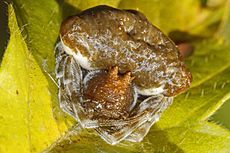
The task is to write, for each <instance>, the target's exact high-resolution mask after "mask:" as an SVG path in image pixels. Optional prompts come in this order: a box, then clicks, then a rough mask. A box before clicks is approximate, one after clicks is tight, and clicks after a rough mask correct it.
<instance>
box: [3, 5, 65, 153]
mask: <svg viewBox="0 0 230 153" xmlns="http://www.w3.org/2000/svg"><path fill="white" fill-rule="evenodd" d="M9 29H10V40H9V44H8V47H7V49H6V52H5V55H4V58H3V61H2V64H1V69H0V97H1V99H0V108H1V109H0V125H1V126H0V152H4V153H5V152H15V151H16V152H22V153H23V152H40V151H41V150H43V149H44V148H46V147H47V146H49V144H50V143H52V142H53V141H55V140H56V139H57V138H58V137H60V136H61V131H60V130H61V129H60V127H59V126H58V125H57V122H56V120H55V118H54V116H53V109H52V106H51V96H50V92H49V90H48V82H47V80H46V78H45V77H44V75H43V73H42V71H41V69H40V67H39V66H38V64H37V63H36V61H35V60H34V58H33V56H32V55H31V53H30V52H29V50H28V48H27V45H26V43H25V41H24V39H23V38H22V36H21V31H20V30H19V27H18V25H17V21H16V17H15V14H14V10H13V7H12V5H9ZM62 130H65V129H62Z"/></svg>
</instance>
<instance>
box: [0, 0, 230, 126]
mask: <svg viewBox="0 0 230 153" xmlns="http://www.w3.org/2000/svg"><path fill="white" fill-rule="evenodd" d="M7 22H8V21H7V3H6V2H4V1H2V0H1V1H0V36H1V37H0V62H1V60H2V57H3V54H4V50H5V48H6V45H7V42H8V39H9V34H8V26H7ZM210 120H211V121H214V122H216V123H218V124H219V125H221V126H224V127H226V128H228V129H230V100H228V101H227V102H226V103H225V104H224V105H223V106H222V107H221V108H220V109H219V110H218V111H217V112H216V113H215V114H214V115H213V116H212V117H210Z"/></svg>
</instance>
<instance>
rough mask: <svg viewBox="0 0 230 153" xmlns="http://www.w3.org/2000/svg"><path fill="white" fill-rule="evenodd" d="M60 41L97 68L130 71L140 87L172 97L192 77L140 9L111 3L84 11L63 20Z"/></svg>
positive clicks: (172, 44)
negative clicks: (111, 5) (119, 7)
mask: <svg viewBox="0 0 230 153" xmlns="http://www.w3.org/2000/svg"><path fill="white" fill-rule="evenodd" d="M61 40H62V42H63V43H64V44H65V45H66V46H68V47H69V48H70V49H71V50H72V51H73V52H75V53H76V54H77V52H80V53H81V54H82V55H83V56H85V57H87V59H88V60H89V62H90V65H91V67H92V68H94V69H109V68H111V67H113V66H118V67H119V72H120V73H127V72H129V71H130V72H131V73H132V75H133V76H134V77H135V79H134V83H135V85H136V86H137V87H138V89H140V90H143V89H151V88H158V87H162V88H163V93H164V95H166V96H173V95H176V94H178V93H180V92H182V91H184V90H186V89H187V88H188V87H189V85H190V83H191V80H192V77H191V73H190V72H189V71H188V70H187V69H186V68H185V64H184V63H183V61H182V59H181V56H180V54H179V52H178V50H177V48H176V46H175V44H174V43H173V42H172V41H171V40H170V39H169V38H168V37H167V36H165V35H164V34H163V33H162V32H161V31H160V30H159V29H157V28H156V27H155V26H153V25H152V24H151V23H150V22H149V21H148V20H147V19H146V18H145V17H144V15H142V14H141V13H139V12H137V11H133V10H118V9H114V8H111V7H108V6H97V7H95V8H92V9H89V10H86V11H83V12H82V13H81V14H78V15H76V16H73V17H70V18H69V19H67V20H65V21H64V22H63V23H62V26H61ZM80 64H81V63H80Z"/></svg>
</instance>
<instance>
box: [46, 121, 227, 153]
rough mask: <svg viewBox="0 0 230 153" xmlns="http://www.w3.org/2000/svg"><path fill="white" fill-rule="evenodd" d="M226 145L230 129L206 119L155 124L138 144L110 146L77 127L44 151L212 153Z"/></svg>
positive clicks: (124, 143)
mask: <svg viewBox="0 0 230 153" xmlns="http://www.w3.org/2000/svg"><path fill="white" fill-rule="evenodd" d="M207 129H209V130H207ZM229 144H230V133H229V131H227V130H225V129H223V128H221V127H219V126H217V125H215V124H212V123H208V122H197V123H190V124H188V125H186V126H180V127H175V128H169V129H165V130H161V129H159V128H157V127H156V126H155V127H153V128H152V130H151V132H150V133H149V134H148V135H147V136H146V138H145V139H144V140H143V141H142V142H140V143H128V142H122V143H120V144H119V145H116V146H112V147H111V146H109V145H108V144H106V143H105V142H104V141H102V140H101V139H100V138H99V136H96V135H94V134H93V133H92V131H91V130H83V131H80V130H79V129H78V128H77V127H76V128H74V129H73V130H71V131H69V132H68V133H67V134H66V135H65V137H62V138H61V139H60V140H58V141H57V142H55V143H54V144H53V145H52V146H51V147H50V148H48V149H47V150H45V152H51V153H57V152H66V153H74V152H76V151H78V152H111V153H115V152H143V153H149V152H169V153H171V152H178V153H180V152H188V153H215V152H228V151H229V149H230V145H229ZM87 146H90V147H87ZM207 148H208V149H207Z"/></svg>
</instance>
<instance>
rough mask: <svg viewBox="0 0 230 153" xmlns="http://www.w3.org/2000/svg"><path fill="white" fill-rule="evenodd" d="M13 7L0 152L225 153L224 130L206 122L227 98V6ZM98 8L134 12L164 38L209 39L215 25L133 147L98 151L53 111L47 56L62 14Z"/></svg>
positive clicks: (2, 86) (0, 74) (0, 71)
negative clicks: (184, 79) (185, 80)
mask: <svg viewBox="0 0 230 153" xmlns="http://www.w3.org/2000/svg"><path fill="white" fill-rule="evenodd" d="M13 2H14V3H13V4H14V6H15V12H16V17H15V14H14V11H13V8H12V6H11V5H10V6H9V28H10V35H11V36H10V41H9V44H8V47H7V49H6V52H5V55H4V58H3V61H2V65H1V68H0V97H1V99H0V106H1V109H0V124H1V126H0V152H4V153H5V152H9V153H10V152H15V151H17V152H41V151H44V152H140V151H141V152H169V153H171V152H198V153H199V152H200V153H206V152H207V153H210V152H213V153H215V152H228V151H229V150H230V140H229V139H230V132H229V130H226V129H224V128H222V127H220V126H218V125H215V124H213V123H209V122H207V121H206V120H207V119H208V117H209V116H210V115H212V114H213V113H214V112H215V111H216V110H217V109H218V108H219V107H220V106H221V105H222V104H223V103H224V102H225V101H226V100H227V99H229V98H230V97H229V96H230V81H229V79H228V78H229V77H230V61H229V57H230V53H229V50H230V46H229V44H228V43H223V41H222V40H224V42H228V41H229V40H230V37H229V35H228V31H229V23H230V20H229V5H225V4H229V1H228V3H223V4H221V5H220V6H219V7H218V9H213V10H207V9H204V8H201V6H200V2H199V1H198V0H196V1H192V0H185V1H183V2H179V1H178V2H176V1H165V0H163V1H146V0H140V1H137V0H134V1H130V0H121V1H120V0H103V1H98V0H90V1H89V0H76V1H74V0H65V1H64V2H62V1H58V0H48V1H47V0H39V1H33V3H31V1H29V0H13ZM44 4H45V5H44ZM99 4H100V5H101V4H107V5H110V6H114V7H120V8H127V9H138V10H140V11H142V12H143V13H144V14H145V15H146V16H147V17H148V18H149V19H150V20H151V22H152V23H154V24H157V25H158V27H159V28H160V29H163V31H165V32H171V31H174V30H182V31H185V32H188V33H192V34H199V32H201V31H202V32H204V33H205V32H207V34H204V35H205V36H211V35H212V34H213V33H214V32H217V31H216V30H215V29H214V30H213V31H212V32H210V33H209V31H210V29H209V26H210V25H213V24H215V23H217V22H220V21H222V23H221V26H220V28H219V30H218V35H217V36H218V37H216V38H215V39H208V40H200V39H199V41H197V40H195V42H192V43H193V45H194V46H195V52H194V54H193V55H192V56H191V57H189V58H188V59H187V60H186V62H187V64H188V66H189V68H190V70H191V71H192V74H193V77H194V81H193V84H192V87H191V89H190V90H189V91H187V92H186V93H184V94H181V95H179V96H177V97H176V98H175V100H174V103H173V105H172V106H171V107H170V108H169V109H167V111H166V112H165V113H163V115H162V117H161V119H160V121H159V122H158V123H157V124H155V125H154V126H153V127H152V128H151V130H150V132H149V134H148V135H147V136H146V138H145V139H144V140H143V141H142V142H140V143H131V142H126V141H124V142H122V143H120V144H118V145H116V146H111V145H109V144H106V143H105V142H104V141H103V140H102V139H101V138H100V137H99V136H98V135H97V134H96V133H95V132H94V130H80V129H79V127H78V125H75V126H73V125H74V124H75V121H74V120H73V119H72V118H70V117H69V116H68V115H66V114H65V113H63V112H62V111H61V109H60V108H59V103H58V100H57V86H56V84H55V80H54V79H53V78H55V77H54V53H53V49H54V47H55V43H56V42H57V40H58V35H59V27H60V23H61V21H62V20H63V19H64V18H66V17H67V16H69V15H73V14H75V13H77V12H79V11H80V10H83V9H86V8H89V7H92V6H95V5H99ZM224 5H225V6H226V7H225V10H224V9H223V6H224ZM223 10H224V11H225V13H224V14H225V15H224V16H223V19H222V15H223ZM212 17H213V18H212ZM16 19H17V21H16ZM17 22H18V23H19V27H20V28H19V27H18V25H17ZM215 26H217V27H218V24H217V25H216V24H215ZM204 35H203V33H202V34H201V36H202V37H203V36H204ZM23 37H25V40H24V39H23ZM64 132H65V135H63V133H64Z"/></svg>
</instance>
